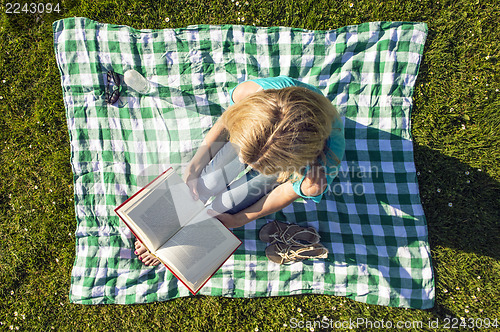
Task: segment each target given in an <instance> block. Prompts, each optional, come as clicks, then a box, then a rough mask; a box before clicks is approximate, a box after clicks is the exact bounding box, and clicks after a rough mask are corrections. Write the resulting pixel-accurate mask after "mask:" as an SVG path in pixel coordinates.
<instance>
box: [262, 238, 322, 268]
mask: <svg viewBox="0 0 500 332" xmlns="http://www.w3.org/2000/svg"><path fill="white" fill-rule="evenodd" d="M266 256H267V258H268V259H269V260H270V261H272V262H275V263H278V264H287V263H295V262H300V261H302V260H304V259H308V258H326V257H327V256H328V249H326V248H325V247H324V246H323V245H322V244H321V243H315V244H313V245H310V246H308V247H303V246H291V245H286V244H283V243H280V242H276V243H275V244H272V245H270V246H268V247H267V248H266Z"/></svg>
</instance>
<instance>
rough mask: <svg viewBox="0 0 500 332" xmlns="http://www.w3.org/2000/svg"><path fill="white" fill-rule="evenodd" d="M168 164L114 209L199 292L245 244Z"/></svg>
mask: <svg viewBox="0 0 500 332" xmlns="http://www.w3.org/2000/svg"><path fill="white" fill-rule="evenodd" d="M206 210H207V209H206V208H205V206H204V205H203V203H202V202H201V201H199V200H197V201H195V200H194V199H193V198H192V197H191V195H190V193H189V188H188V186H187V185H186V184H185V183H184V182H183V181H182V179H181V178H180V177H179V175H177V173H175V171H174V170H173V169H172V168H169V169H168V170H166V171H165V172H164V173H162V174H161V175H160V176H158V177H157V178H156V179H154V180H153V181H151V182H150V183H149V184H148V185H147V186H146V187H144V188H142V189H141V190H140V191H139V192H137V193H136V194H134V195H133V196H132V197H130V198H129V199H127V200H126V201H125V202H124V203H123V204H121V205H120V206H119V207H117V208H116V209H115V212H116V214H118V216H119V217H120V218H121V219H122V220H123V222H124V223H125V224H126V225H127V226H128V227H129V228H130V230H131V231H132V233H134V235H135V236H136V238H137V239H138V240H139V241H141V242H142V243H143V244H144V246H145V247H146V248H148V250H149V251H150V252H151V253H152V254H153V255H154V256H156V257H157V258H158V259H159V260H160V261H161V262H162V263H163V264H165V266H166V267H167V268H168V269H169V270H170V271H171V272H172V273H173V274H174V275H175V276H176V277H177V279H179V280H180V281H181V282H182V283H183V284H184V285H185V286H186V287H187V288H188V289H189V291H190V292H191V293H192V294H193V295H195V294H196V293H197V292H198V291H199V290H200V289H201V287H203V285H205V283H206V282H207V281H208V280H209V279H210V278H211V277H212V275H213V274H214V273H215V272H217V270H218V269H219V268H220V267H221V266H222V264H224V262H225V261H226V260H227V259H228V258H229V257H230V256H231V255H232V254H233V253H234V251H235V250H236V249H237V248H238V247H239V246H240V245H241V241H240V240H239V239H238V238H237V237H236V236H235V235H234V234H233V233H231V231H230V230H229V229H228V228H227V227H226V226H224V225H223V224H222V223H221V222H220V221H219V220H218V219H215V218H213V217H211V216H209V215H208V214H207V212H206Z"/></svg>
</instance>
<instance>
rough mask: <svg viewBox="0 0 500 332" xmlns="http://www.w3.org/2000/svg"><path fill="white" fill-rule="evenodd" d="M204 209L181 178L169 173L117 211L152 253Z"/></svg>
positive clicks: (138, 193) (150, 184)
mask: <svg viewBox="0 0 500 332" xmlns="http://www.w3.org/2000/svg"><path fill="white" fill-rule="evenodd" d="M203 208H204V205H203V203H202V202H201V201H199V200H198V201H195V200H194V199H193V198H192V196H191V195H190V193H189V188H188V186H187V185H186V184H185V183H184V182H183V181H182V179H181V177H180V176H179V175H177V173H175V171H173V169H170V170H168V171H166V172H165V173H164V174H162V175H161V176H159V177H158V178H156V179H155V180H153V181H152V182H150V183H149V184H148V185H147V186H146V187H145V188H144V189H142V190H140V191H139V192H137V193H136V194H135V195H133V196H132V197H131V198H130V199H129V200H128V201H127V202H125V203H124V204H123V206H120V208H119V209H117V211H116V213H117V214H118V215H120V216H121V217H122V218H123V219H124V221H125V222H126V223H127V225H128V226H129V227H130V228H131V229H132V231H133V232H134V233H135V234H136V235H137V236H138V237H139V238H140V239H141V241H142V242H143V243H144V245H145V246H146V247H147V248H148V249H149V250H150V251H151V252H153V253H154V252H155V251H156V250H157V249H158V248H159V247H161V245H162V244H164V243H165V242H166V241H167V240H168V239H169V238H170V237H171V236H173V235H174V234H175V233H176V232H177V231H178V230H179V229H181V228H182V226H184V225H186V224H187V223H189V220H190V219H191V218H192V217H193V216H194V215H196V214H197V213H198V212H199V211H200V210H202V209H203Z"/></svg>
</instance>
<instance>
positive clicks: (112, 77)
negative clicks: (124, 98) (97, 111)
mask: <svg viewBox="0 0 500 332" xmlns="http://www.w3.org/2000/svg"><path fill="white" fill-rule="evenodd" d="M106 78H107V84H106V102H107V103H108V104H114V103H116V101H117V100H118V98H120V84H121V81H120V76H118V74H117V73H115V72H114V71H112V70H110V71H108V74H107V75H106ZM111 81H113V82H114V84H115V85H114V87H113V88H112V89H111V88H110V83H111ZM115 87H116V88H115Z"/></svg>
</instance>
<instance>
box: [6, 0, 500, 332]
mask: <svg viewBox="0 0 500 332" xmlns="http://www.w3.org/2000/svg"><path fill="white" fill-rule="evenodd" d="M3 3H5V2H3ZM55 3H56V2H53V4H54V5H55ZM6 8H7V7H6V5H5V4H4V5H2V7H1V11H2V14H1V26H0V149H1V155H0V330H3V329H6V330H9V329H14V330H17V329H19V330H34V331H48V330H51V329H55V330H69V331H73V330H76V331H107V330H112V331H117V330H123V331H127V330H136V331H150V330H153V329H165V330H173V331H184V330H186V331H208V330H217V331H226V330H227V331H257V330H258V331H282V330H290V329H291V328H292V327H293V321H291V319H298V320H317V319H323V317H326V318H327V319H329V320H331V321H332V322H336V321H339V322H342V321H347V322H348V321H349V320H351V321H355V320H357V319H365V320H369V321H371V322H377V321H378V322H379V323H380V322H382V321H385V322H387V321H391V322H393V323H394V324H395V323H396V322H398V321H401V322H404V323H407V324H409V325H408V327H409V326H410V325H411V324H412V322H414V324H415V325H414V327H415V328H414V330H421V329H419V328H418V322H423V328H422V329H423V330H433V329H431V328H429V325H428V322H429V321H433V322H434V321H436V319H438V320H439V324H440V327H441V329H442V328H444V324H445V322H446V320H447V319H448V320H449V323H450V324H449V325H448V327H450V328H451V327H453V323H454V321H453V320H452V319H453V318H459V319H460V318H464V319H466V321H465V324H472V320H469V319H473V320H474V323H478V322H482V323H483V326H484V325H485V324H486V323H487V321H486V320H485V319H490V320H493V319H497V320H498V324H500V306H499V304H500V301H499V299H500V287H499V286H498V285H499V284H500V264H499V259H500V223H499V221H500V215H499V211H500V204H499V203H500V147H499V143H500V142H499V133H500V114H499V113H500V111H499V110H500V64H499V60H500V46H499V41H500V28H499V25H498V22H497V21H498V18H499V17H500V3H499V2H498V1H496V0H490V1H483V0H467V1H465V0H464V1H460V0H455V1H448V0H440V1H428V0H422V1H417V0H411V1H373V0H359V1H354V0H350V1H326V0H315V1H311V0H295V1H281V0H277V1H273V2H269V1H262V0H258V1H253V0H248V1H241V0H239V1H231V0H226V1H217V0H204V1H192V0H186V1H167V2H165V3H163V4H157V3H156V2H155V1H123V2H120V1H81V2H80V1H77V0H70V1H62V2H60V9H61V11H60V12H59V13H51V14H25V13H22V12H21V13H20V14H6V13H5V11H6ZM71 16H84V17H88V18H90V19H93V20H97V21H100V22H103V23H114V24H121V25H129V26H132V27H134V28H154V29H159V28H177V27H185V26H187V25H190V24H202V23H203V24H226V23H227V24H247V25H253V24H255V25H257V26H290V27H297V28H306V29H321V30H330V29H336V28H339V27H342V26H345V25H351V24H359V23H362V22H369V21H381V20H386V21H421V22H426V23H427V24H428V27H429V36H428V39H427V43H426V47H425V52H424V58H423V63H422V66H421V69H420V73H419V77H418V81H417V86H416V89H415V94H414V107H413V111H412V116H411V120H412V136H413V140H414V148H415V162H416V166H417V170H418V171H419V187H420V193H421V198H422V202H423V206H424V211H425V214H426V217H427V221H428V229H429V241H430V246H431V251H432V259H433V267H434V271H435V277H436V305H435V307H434V308H433V309H430V310H405V309H399V308H388V307H381V306H374V305H366V304H363V303H358V302H354V301H352V300H349V299H346V298H343V297H333V296H290V297H277V298H258V299H228V298H217V297H202V296H198V297H195V298H179V299H176V300H172V301H169V302H163V303H154V304H149V305H130V306H119V305H106V306H82V305H73V304H70V303H69V301H68V293H69V286H70V273H71V268H72V264H73V260H74V255H75V235H74V232H75V227H76V219H75V214H74V205H73V203H74V202H73V201H72V198H73V177H72V173H71V167H70V160H69V158H70V145H69V137H68V130H67V126H66V118H65V109H64V103H63V99H62V90H61V86H60V76H59V71H58V69H57V66H56V60H55V58H54V50H53V36H52V23H53V22H54V21H55V20H58V19H61V18H65V17H71ZM363 329H364V328H362V329H360V330H363ZM315 330H316V331H318V330H321V329H320V328H316V329H315ZM365 330H367V329H365ZM434 330H435V329H434ZM455 330H456V329H455ZM489 330H493V329H489Z"/></svg>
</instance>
